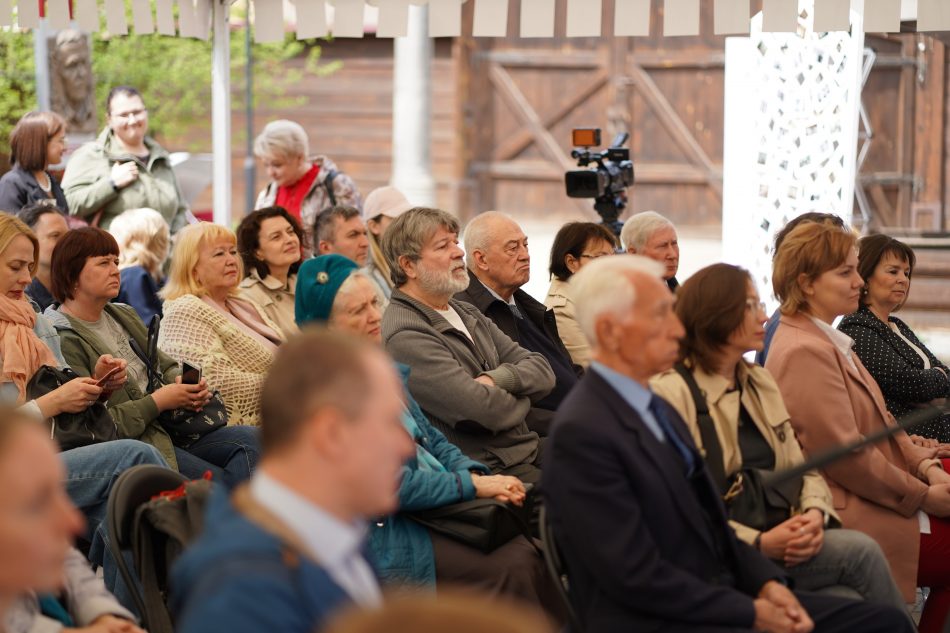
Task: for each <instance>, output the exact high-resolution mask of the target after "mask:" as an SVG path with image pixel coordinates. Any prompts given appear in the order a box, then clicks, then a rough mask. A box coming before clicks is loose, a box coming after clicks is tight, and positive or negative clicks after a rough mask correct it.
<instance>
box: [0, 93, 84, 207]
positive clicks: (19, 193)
mask: <svg viewBox="0 0 950 633" xmlns="http://www.w3.org/2000/svg"><path fill="white" fill-rule="evenodd" d="M65 150H66V121H64V120H63V117H61V116H59V115H58V114H56V113H55V112H27V113H26V114H24V115H23V117H22V118H21V119H20V120H19V121H18V122H17V124H16V125H15V126H14V127H13V131H12V132H11V133H10V162H12V163H13V165H12V167H11V168H10V171H8V172H7V173H5V174H4V175H3V177H0V211H6V212H7V213H16V212H17V211H19V210H20V209H22V208H23V207H25V206H27V205H32V204H37V203H42V204H48V205H50V206H52V207H54V208H58V209H61V210H62V212H64V213H68V209H69V207H68V206H67V204H66V196H65V195H63V188H62V187H61V186H60V184H59V182H57V181H56V179H55V178H53V176H52V175H51V174H50V173H49V171H47V170H48V169H49V168H50V167H51V166H53V165H58V164H59V163H60V161H62V159H63V152H64V151H65Z"/></svg>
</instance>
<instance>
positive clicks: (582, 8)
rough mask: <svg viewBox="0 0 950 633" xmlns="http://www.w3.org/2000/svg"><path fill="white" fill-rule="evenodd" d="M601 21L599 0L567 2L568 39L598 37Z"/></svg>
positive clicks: (568, 0) (569, 0)
mask: <svg viewBox="0 0 950 633" xmlns="http://www.w3.org/2000/svg"><path fill="white" fill-rule="evenodd" d="M521 1H522V2H524V0H521ZM603 19H604V16H603V5H602V3H601V0H567V33H566V35H567V36H568V37H600V23H601V21H602V20H603Z"/></svg>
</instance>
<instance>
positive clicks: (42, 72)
mask: <svg viewBox="0 0 950 633" xmlns="http://www.w3.org/2000/svg"><path fill="white" fill-rule="evenodd" d="M46 20H47V19H46V18H42V19H40V28H38V29H33V66H34V67H35V69H36V107H37V109H38V110H52V109H53V108H52V99H51V97H50V80H49V47H48V46H47V41H46V38H47V37H49V34H50V29H49V25H48V24H47V23H46ZM90 48H91V45H90Z"/></svg>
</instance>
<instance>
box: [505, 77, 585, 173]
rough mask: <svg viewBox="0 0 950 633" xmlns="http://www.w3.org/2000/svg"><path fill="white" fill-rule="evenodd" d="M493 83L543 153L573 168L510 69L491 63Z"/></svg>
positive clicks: (562, 165)
mask: <svg viewBox="0 0 950 633" xmlns="http://www.w3.org/2000/svg"><path fill="white" fill-rule="evenodd" d="M488 74H489V77H490V78H491V82H492V84H493V85H494V86H495V88H497V89H498V94H499V95H500V96H501V98H502V99H504V101H505V102H506V103H507V104H508V105H509V106H510V107H511V109H512V110H514V112H515V114H516V115H517V116H518V118H520V119H521V120H522V122H523V123H524V124H525V125H527V126H528V131H529V132H530V133H531V136H532V137H533V139H534V142H535V143H537V145H538V148H539V149H540V150H541V153H542V154H543V155H544V156H545V158H547V159H548V160H549V161H551V162H552V163H553V164H554V165H557V166H560V168H561V169H562V170H567V169H572V168H573V167H574V163H573V161H571V160H570V159H569V158H568V156H567V155H566V154H565V152H564V150H563V149H562V148H561V146H560V145H559V144H558V142H557V141H556V140H555V139H554V137H553V136H551V132H550V131H549V130H548V129H547V128H546V127H545V126H544V124H543V123H542V121H541V119H540V117H538V113H537V112H535V110H534V108H533V107H531V104H530V103H529V102H528V98H527V97H525V96H524V93H523V92H521V90H520V89H519V88H518V86H517V84H515V81H514V79H512V77H511V75H510V74H508V71H507V70H505V69H504V68H502V67H501V66H500V65H499V64H497V63H492V64H490V68H489V71H488Z"/></svg>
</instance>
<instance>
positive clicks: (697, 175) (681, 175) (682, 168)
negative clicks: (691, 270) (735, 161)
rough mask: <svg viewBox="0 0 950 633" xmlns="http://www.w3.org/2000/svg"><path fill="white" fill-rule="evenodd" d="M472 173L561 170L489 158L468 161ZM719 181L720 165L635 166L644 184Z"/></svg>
mask: <svg viewBox="0 0 950 633" xmlns="http://www.w3.org/2000/svg"><path fill="white" fill-rule="evenodd" d="M471 168H472V173H473V174H488V175H490V176H491V177H492V178H497V179H501V180H522V179H523V180H535V181H545V182H557V181H563V180H564V172H563V171H561V170H559V169H557V168H556V167H555V166H554V165H552V164H551V163H549V162H547V161H542V160H520V161H514V160H513V161H492V162H476V163H473V164H472V167H471ZM717 181H718V182H720V183H721V182H722V167H715V168H714V171H713V173H712V178H711V177H710V172H708V171H706V170H705V169H702V168H700V167H697V166H695V165H689V164H682V163H641V164H638V165H636V184H644V185H680V184H686V185H706V186H711V185H712V184H713V183H714V182H717Z"/></svg>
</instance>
